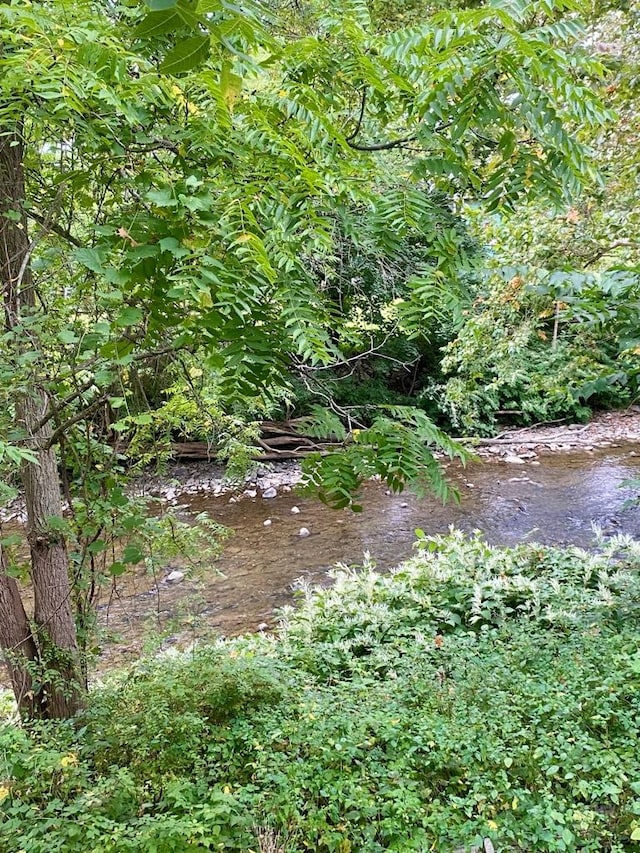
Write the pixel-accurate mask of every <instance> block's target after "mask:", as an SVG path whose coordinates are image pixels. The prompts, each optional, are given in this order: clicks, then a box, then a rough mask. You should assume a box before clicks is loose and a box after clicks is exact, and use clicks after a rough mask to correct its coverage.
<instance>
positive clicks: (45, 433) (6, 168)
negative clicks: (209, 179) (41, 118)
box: [0, 127, 82, 717]
mask: <svg viewBox="0 0 640 853" xmlns="http://www.w3.org/2000/svg"><path fill="white" fill-rule="evenodd" d="M21 131H22V129H21V128H20V127H17V128H15V127H14V128H9V129H7V128H1V127H0V275H1V278H0V282H1V283H2V297H3V304H4V310H5V326H6V328H7V329H8V330H9V331H16V332H17V329H16V327H17V324H18V322H19V321H20V319H21V318H22V317H24V315H26V314H32V313H33V312H34V311H35V310H36V307H35V299H34V289H33V281H32V277H31V266H30V256H31V250H32V246H31V243H30V241H29V235H28V231H27V219H26V216H25V215H24V199H25V182H24V171H23V165H22V164H23V156H24V148H23V140H22V132H21ZM6 213H9V216H6V215H4V214H6ZM31 343H32V344H33V342H31ZM36 343H37V342H36ZM23 346H24V344H21V343H20V341H19V340H16V341H15V342H14V344H13V353H14V354H15V355H18V354H19V353H20V352H21V350H22V347H23ZM25 384H26V386H27V387H26V389H25V391H23V392H22V393H21V394H20V397H19V399H18V400H17V401H16V421H17V425H18V427H19V428H20V429H21V430H22V431H23V433H24V435H25V445H26V447H28V448H29V449H30V450H31V451H32V452H33V453H34V454H35V456H36V459H37V461H36V462H24V463H23V465H22V471H21V473H22V482H23V487H24V493H25V501H26V507H27V537H28V540H29V546H30V549H31V579H32V583H33V590H34V602H35V603H34V614H33V631H34V634H35V636H34V640H35V645H36V649H37V657H38V665H39V672H38V679H37V682H35V681H34V684H33V689H34V691H35V696H34V706H33V709H32V710H34V711H37V713H38V714H39V715H40V716H45V717H69V716H72V715H73V714H74V713H75V712H76V711H77V710H78V708H79V706H80V704H81V698H82V686H81V678H80V667H79V654H78V645H77V639H76V629H75V623H74V619H73V612H72V608H71V586H70V581H69V561H68V557H67V550H66V544H65V541H64V537H63V535H62V533H61V531H60V530H59V527H58V529H56V527H55V521H53V523H52V520H55V519H60V518H61V517H62V498H61V493H60V480H59V476H58V467H57V463H56V457H55V453H54V450H53V449H52V448H51V447H49V443H50V439H51V424H50V422H48V423H47V424H46V425H45V426H44V427H43V426H40V424H41V423H42V420H43V417H44V415H46V413H47V411H48V405H49V401H48V398H47V395H46V392H45V390H44V389H43V388H42V387H41V385H40V384H39V382H38V376H37V374H36V373H35V370H34V372H33V374H32V375H31V376H30V377H29V380H28V382H27V383H25ZM15 593H17V589H14V590H13V591H12V592H11V594H10V595H9V594H7V595H6V596H5V598H6V604H7V606H8V607H11V608H13V612H14V621H15V622H16V624H17V625H20V624H21V620H22V616H23V615H24V608H23V607H22V604H21V602H20V606H18V599H19V595H18V597H17V598H16V595H15ZM0 641H2V638H1V637H0ZM12 645H15V642H13V643H12ZM20 678H21V675H20V673H19V674H18V682H17V683H18V685H19V683H20ZM14 689H15V685H14ZM16 698H18V696H16Z"/></svg>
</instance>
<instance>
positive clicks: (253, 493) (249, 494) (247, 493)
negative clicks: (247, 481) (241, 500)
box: [242, 489, 258, 498]
mask: <svg viewBox="0 0 640 853" xmlns="http://www.w3.org/2000/svg"><path fill="white" fill-rule="evenodd" d="M242 494H243V495H244V496H245V498H255V497H256V495H257V494H258V492H257V491H256V489H245V490H244V492H243V493H242Z"/></svg>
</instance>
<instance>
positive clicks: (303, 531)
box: [298, 527, 311, 539]
mask: <svg viewBox="0 0 640 853" xmlns="http://www.w3.org/2000/svg"><path fill="white" fill-rule="evenodd" d="M298 536H301V537H302V538H303V539H305V538H306V537H307V536H311V531H310V530H309V528H308V527H301V528H300V530H299V531H298Z"/></svg>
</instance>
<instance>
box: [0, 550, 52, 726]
mask: <svg viewBox="0 0 640 853" xmlns="http://www.w3.org/2000/svg"><path fill="white" fill-rule="evenodd" d="M7 569H8V567H7V558H6V554H5V553H4V550H3V549H2V546H0V647H1V648H2V649H3V652H4V659H5V661H6V664H7V668H8V670H9V677H10V678H11V686H12V687H13V692H14V694H15V697H16V702H17V703H18V709H19V711H20V714H21V716H23V717H29V718H33V717H39V716H42V713H41V712H42V709H41V707H40V705H39V703H38V697H37V696H36V695H35V693H34V690H33V683H32V677H31V668H32V666H33V665H34V664H36V662H37V660H38V650H37V648H36V644H35V642H34V640H33V636H32V634H31V628H30V626H29V620H28V618H27V614H26V612H25V609H24V606H23V604H22V599H21V598H20V591H19V589H18V584H17V583H16V581H15V579H14V578H12V577H11V576H10V575H9V574H8V571H7Z"/></svg>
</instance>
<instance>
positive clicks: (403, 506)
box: [400, 502, 409, 509]
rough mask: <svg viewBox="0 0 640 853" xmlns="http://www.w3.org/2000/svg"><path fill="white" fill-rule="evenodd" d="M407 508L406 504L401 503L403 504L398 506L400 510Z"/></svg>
mask: <svg viewBox="0 0 640 853" xmlns="http://www.w3.org/2000/svg"><path fill="white" fill-rule="evenodd" d="M408 506H409V504H408V503H406V502H403V503H401V504H400V509H406V508H407V507H408Z"/></svg>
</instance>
